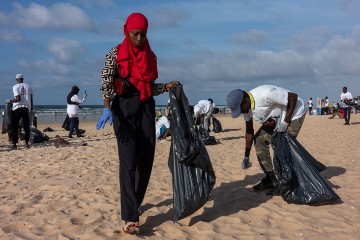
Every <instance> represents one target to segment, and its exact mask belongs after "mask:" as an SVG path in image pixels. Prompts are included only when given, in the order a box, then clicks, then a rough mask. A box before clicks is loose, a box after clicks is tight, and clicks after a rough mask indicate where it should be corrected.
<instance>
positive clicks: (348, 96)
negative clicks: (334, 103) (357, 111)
mask: <svg viewBox="0 0 360 240" xmlns="http://www.w3.org/2000/svg"><path fill="white" fill-rule="evenodd" d="M340 98H341V102H342V104H341V107H349V105H347V104H345V103H344V102H343V101H348V100H351V99H353V97H352V95H351V93H350V92H346V93H341V95H340Z"/></svg>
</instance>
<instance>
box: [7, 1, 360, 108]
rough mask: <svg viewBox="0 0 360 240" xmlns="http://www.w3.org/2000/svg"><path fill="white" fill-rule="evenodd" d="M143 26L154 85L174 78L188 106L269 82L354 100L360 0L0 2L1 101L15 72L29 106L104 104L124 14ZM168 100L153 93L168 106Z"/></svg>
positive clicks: (359, 69)
mask: <svg viewBox="0 0 360 240" xmlns="http://www.w3.org/2000/svg"><path fill="white" fill-rule="evenodd" d="M133 12H141V13H143V14H144V15H145V16H146V17H147V18H148V21H149V29H148V35H147V36H148V40H149V43H150V46H151V48H152V50H153V51H154V52H155V54H156V55H157V59H158V71H159V78H158V79H157V80H156V82H158V83H166V82H170V81H173V80H177V81H179V82H180V83H181V84H182V85H183V87H184V91H185V94H186V96H187V97H188V99H189V103H190V104H196V103H197V102H198V101H199V100H202V99H208V98H212V99H213V100H214V102H215V103H216V104H217V105H225V104H226V96H227V94H228V93H229V92H230V91H231V90H233V89H237V88H240V89H243V90H245V91H249V90H251V89H253V88H255V87H257V86H259V85H263V84H272V85H276V86H280V87H283V88H286V89H288V90H290V91H292V92H295V93H297V94H298V95H299V96H300V97H301V98H302V99H303V100H304V101H305V102H306V101H307V100H308V99H309V98H310V97H312V98H313V99H316V98H317V97H320V98H325V96H328V97H329V99H330V102H333V101H334V102H339V101H340V94H341V92H342V87H343V86H347V87H348V90H349V92H351V93H352V95H353V96H354V97H355V96H359V95H360V80H359V77H360V14H359V12H360V1H358V0H316V1H314V0H276V1H273V0H222V1H219V0H182V1H177V0H158V1H157V0H151V1H147V0H124V1H121V0H120V1H115V0H114V1H112V0H73V1H65V0H64V1H52V0H46V1H40V0H38V1H36V0H34V1H21V0H20V1H8V0H6V1H1V3H0V55H1V57H0V61H1V62H0V63H1V64H0V81H1V84H0V102H1V101H3V102H5V100H6V99H10V98H12V97H13V93H12V86H13V85H14V84H16V81H15V75H16V74H17V73H22V74H23V75H24V81H25V82H27V83H29V84H30V85H31V86H32V88H33V93H34V104H35V105H64V104H66V96H67V94H68V93H69V92H70V89H71V87H72V86H73V85H77V86H78V87H79V88H80V93H79V95H80V97H81V96H82V94H83V93H84V91H85V90H87V93H88V98H87V100H86V102H85V103H86V104H91V105H93V104H103V101H102V99H101V94H100V85H101V78H100V74H101V69H102V68H103V65H104V59H105V55H106V53H107V52H108V51H109V50H110V49H111V48H112V47H114V46H116V45H117V44H119V43H121V42H122V41H123V39H124V34H123V25H124V23H125V21H126V18H127V16H128V15H129V14H131V13H133ZM168 97H169V95H168V94H167V93H164V94H162V95H160V96H156V97H155V101H156V104H157V105H165V104H167V99H168Z"/></svg>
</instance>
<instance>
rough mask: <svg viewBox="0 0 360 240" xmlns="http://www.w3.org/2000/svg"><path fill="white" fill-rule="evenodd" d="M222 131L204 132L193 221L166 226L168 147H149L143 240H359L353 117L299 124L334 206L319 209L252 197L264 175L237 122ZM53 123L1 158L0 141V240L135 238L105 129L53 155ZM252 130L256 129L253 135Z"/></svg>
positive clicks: (0, 139) (4, 147) (357, 123)
mask: <svg viewBox="0 0 360 240" xmlns="http://www.w3.org/2000/svg"><path fill="white" fill-rule="evenodd" d="M217 118H218V119H219V120H220V121H221V123H222V127H223V129H224V132H222V133H211V135H214V136H215V137H216V139H217V140H218V144H217V145H212V146H207V150H208V152H209V155H210V159H211V162H212V164H213V167H214V170H215V173H216V177H217V181H216V185H215V187H214V190H213V192H212V195H211V197H210V199H209V201H208V202H207V203H206V204H205V205H204V207H203V208H201V209H200V210H198V211H197V212H195V213H194V214H193V215H191V216H189V217H187V218H185V219H182V220H180V221H179V222H178V223H173V221H172V219H173V215H172V182H171V173H170V171H169V169H168V157H169V148H170V141H164V142H161V143H160V142H157V145H156V153H155V163H154V167H153V172H152V176H151V180H150V184H149V187H148V190H147V193H146V196H145V199H144V202H143V206H142V210H144V213H143V215H142V216H141V217H140V224H141V228H140V231H141V232H140V237H141V238H143V239H204V240H205V239H206V240H208V239H316V240H317V239H342V240H343V239H357V238H359V236H360V230H359V228H360V187H359V185H360V181H359V180H360V159H359V153H360V151H359V146H360V144H359V139H360V138H359V132H360V131H359V130H360V114H357V115H355V114H352V115H351V123H352V124H351V126H344V125H343V123H344V120H342V119H338V118H335V119H328V116H307V117H306V119H305V122H304V125H303V128H302V129H301V131H300V134H299V136H298V140H299V141H300V143H301V144H302V145H303V146H304V147H305V148H306V149H307V150H308V151H309V152H310V153H311V154H312V155H313V156H314V157H315V158H316V159H317V160H318V161H320V162H322V163H323V164H325V165H326V166H328V168H327V169H326V170H325V171H323V172H322V173H321V175H322V176H323V177H325V178H326V179H327V180H328V181H329V184H330V186H331V187H332V188H333V189H334V191H335V192H336V193H337V194H338V195H339V196H340V197H341V200H342V201H339V202H337V203H336V204H331V205H323V206H307V205H295V204H288V203H286V202H285V201H284V200H283V199H282V198H281V197H279V196H267V195H266V194H265V193H255V192H253V190H252V186H253V185H254V184H256V183H257V182H258V181H259V180H261V178H262V177H263V176H264V175H263V173H262V170H261V169H260V167H259V164H258V162H257V160H256V155H255V150H254V148H253V149H252V152H251V162H252V167H251V168H249V169H247V170H243V169H242V168H241V166H240V163H241V160H242V158H243V155H244V148H245V147H244V146H245V145H244V144H245V139H244V126H245V124H244V120H243V119H242V118H241V117H240V118H239V119H231V118H230V116H228V115H217ZM61 125H62V123H41V122H40V123H39V124H38V129H39V130H41V131H43V129H45V128H47V127H50V128H52V129H54V130H55V131H54V132H45V134H47V135H48V136H49V137H50V140H49V141H48V142H46V143H41V144H36V145H32V146H31V148H30V149H26V148H25V147H24V142H23V141H22V142H21V143H19V144H18V150H14V151H10V149H9V147H10V146H11V144H10V143H8V141H7V135H6V134H2V135H1V136H0V156H1V157H0V158H1V160H0V176H1V178H0V204H1V208H0V239H91V240H95V239H137V238H138V237H137V236H129V235H126V234H124V233H122V231H121V229H122V227H123V221H121V220H120V219H119V214H120V203H119V178H118V164H119V163H118V158H117V146H116V139H115V136H114V134H113V129H112V127H109V126H106V127H105V129H103V130H101V131H96V130H95V122H82V121H81V120H80V128H81V129H85V130H86V133H85V137H83V138H76V137H75V138H73V139H71V140H69V142H70V146H67V147H59V148H56V147H55V146H54V143H55V139H56V138H55V136H56V135H59V136H61V137H63V138H65V139H66V136H67V134H68V132H67V131H65V130H64V129H62V128H61ZM258 127H259V126H258V125H255V130H256V129H257V128H258Z"/></svg>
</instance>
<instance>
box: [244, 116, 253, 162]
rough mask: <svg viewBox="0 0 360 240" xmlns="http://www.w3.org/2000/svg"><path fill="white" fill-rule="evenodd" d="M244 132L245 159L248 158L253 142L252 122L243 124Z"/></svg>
mask: <svg viewBox="0 0 360 240" xmlns="http://www.w3.org/2000/svg"><path fill="white" fill-rule="evenodd" d="M245 125H246V132H245V157H249V156H250V151H251V147H252V144H253V141H254V124H253V120H252V119H250V120H249V121H246V122H245Z"/></svg>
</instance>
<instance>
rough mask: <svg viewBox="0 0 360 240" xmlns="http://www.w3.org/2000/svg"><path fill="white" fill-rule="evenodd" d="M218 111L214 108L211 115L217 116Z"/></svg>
mask: <svg viewBox="0 0 360 240" xmlns="http://www.w3.org/2000/svg"><path fill="white" fill-rule="evenodd" d="M219 111H220V110H219V108H217V107H216V108H214V109H213V111H212V113H213V114H218V113H219Z"/></svg>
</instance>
